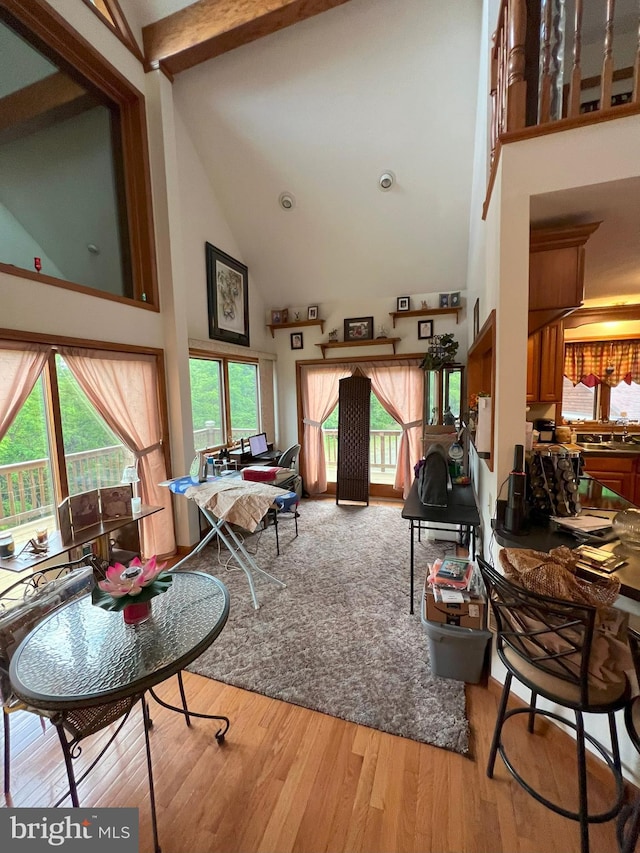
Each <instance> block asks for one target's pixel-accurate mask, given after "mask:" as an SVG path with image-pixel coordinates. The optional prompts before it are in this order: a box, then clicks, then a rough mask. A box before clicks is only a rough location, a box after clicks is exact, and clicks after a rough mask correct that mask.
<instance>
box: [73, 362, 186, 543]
mask: <svg viewBox="0 0 640 853" xmlns="http://www.w3.org/2000/svg"><path fill="white" fill-rule="evenodd" d="M60 354H61V355H62V356H63V358H64V359H65V361H66V362H67V364H68V365H69V369H70V370H71V372H72V373H73V375H74V376H75V378H76V379H77V380H78V383H79V384H80V387H81V388H82V390H83V391H84V392H85V394H86V395H87V397H88V398H89V400H90V401H91V403H92V404H93V405H94V406H95V408H96V409H97V411H98V412H100V414H101V415H102V417H103V418H104V419H105V421H106V422H107V423H108V424H109V426H110V427H111V429H112V430H113V431H114V432H115V434H116V435H117V436H118V438H119V439H120V440H121V441H122V442H123V443H124V444H125V445H126V447H127V448H128V449H129V450H131V451H132V452H133V454H134V456H135V458H136V463H137V466H138V476H139V477H140V486H141V489H140V495H141V497H142V503H143V504H149V505H152V506H162V507H164V509H165V511H164V512H160V513H156V514H155V515H152V516H149V517H148V518H145V519H144V520H143V521H142V522H141V523H140V526H141V532H142V536H141V539H142V541H141V547H142V551H143V554H144V556H145V557H150V556H152V555H153V554H157V555H158V556H169V555H170V554H174V553H175V551H176V540H175V533H174V527H173V509H172V505H171V493H170V492H169V490H168V489H167V488H164V487H162V486H159V485H158V483H160V482H161V481H162V480H166V479H167V470H166V466H165V461H164V454H163V452H162V444H161V441H162V423H161V420H160V408H159V405H158V372H157V367H156V361H155V358H154V357H153V356H147V355H138V354H134V353H114V352H103V351H100V350H88V349H79V348H77V347H64V348H61V349H60Z"/></svg>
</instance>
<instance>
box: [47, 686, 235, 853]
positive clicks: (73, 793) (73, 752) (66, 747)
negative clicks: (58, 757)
mask: <svg viewBox="0 0 640 853" xmlns="http://www.w3.org/2000/svg"><path fill="white" fill-rule="evenodd" d="M176 675H177V676H178V687H179V689H180V698H181V700H182V707H181V708H179V707H177V706H176V705H171V704H169V703H168V702H165V701H164V700H163V699H160V697H159V696H158V695H157V694H156V693H155V691H154V690H153V688H151V687H150V688H149V689H148V690H147V691H145V693H142V694H140V695H139V696H137V697H135V698H133V700H132V705H131V708H129V710H128V711H127V712H126V714H125V715H124V717H123V718H122V719H121V720H120V721H119V723H118V726H117V728H116V730H115V732H113V734H112V735H111V736H110V737H109V740H108V741H107V743H106V744H105V746H104V747H103V748H102V749H101V750H100V753H99V754H98V756H97V757H96V758H95V759H94V760H93V761H92V762H91V764H90V765H89V767H87V768H86V769H85V770H84V771H83V773H82V775H81V776H79V777H78V778H77V779H76V777H75V773H74V770H73V764H72V762H73V760H74V759H77V758H79V757H80V755H81V754H82V747H81V746H80V745H79V744H80V741H81V740H82V739H83V738H71V739H69V738H67V736H66V734H65V729H64V724H63V717H62V715H61V716H60V717H59V718H58V719H57V720H56V719H54V720H52V722H53V723H54V725H55V726H56V729H57V730H58V736H59V738H60V743H61V745H62V752H63V755H64V763H65V767H66V770H67V777H68V780H69V790H68V791H67V792H66V793H65V794H64V795H63V796H62V797H60V799H59V800H57V801H56V802H55V803H54V807H56V808H57V807H58V806H59V805H61V803H63V802H64V801H65V800H66V799H67V797H70V798H71V803H72V805H73V806H74V808H79V806H80V802H79V798H78V785H79V784H80V783H81V782H82V781H83V780H84V779H86V777H87V776H88V775H89V773H90V772H91V771H92V770H93V769H94V767H96V765H97V764H98V763H99V762H100V760H101V759H102V757H103V756H104V754H105V753H106V751H107V750H108V749H109V747H110V746H111V744H112V743H113V741H114V740H115V739H116V737H117V736H118V734H119V733H120V731H121V730H122V727H123V726H124V724H125V723H126V722H127V720H128V719H129V715H130V714H131V711H132V710H133V707H134V706H135V704H136V703H137V702H138V701H139V702H140V703H141V705H142V719H143V723H144V739H145V752H146V760H147V774H148V777H149V801H150V805H151V825H152V829H153V845H154V850H155V853H161V848H160V843H159V840H158V819H157V813H156V797H155V789H154V784H153V767H152V761H151V744H150V741H149V731H150V730H151V728H152V727H153V721H152V719H151V714H150V712H149V704H148V702H147V700H146V693H147V692H148V693H149V694H150V695H151V697H152V698H153V699H154V701H155V702H157V703H158V705H161V706H162V707H163V708H166V709H167V710H168V711H175V712H176V713H178V714H182V716H183V717H184V718H185V722H186V724H187V726H191V718H192V717H197V718H198V719H202V720H219V721H220V722H222V723H223V725H222V726H220V728H219V729H218V731H217V732H216V733H215V739H216V741H217V742H218V743H219V744H222V743H224V739H225V735H226V733H227V731H228V730H229V725H230V721H229V718H228V717H224V716H222V715H219V714H202V713H199V712H197V711H191V710H189V708H188V707H187V697H186V694H185V690H184V684H183V681H182V672H181V671H180V672H178V673H176Z"/></svg>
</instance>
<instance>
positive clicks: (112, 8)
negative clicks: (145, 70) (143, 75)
mask: <svg viewBox="0 0 640 853" xmlns="http://www.w3.org/2000/svg"><path fill="white" fill-rule="evenodd" d="M103 2H104V6H105V8H106V9H107V11H108V14H109V15H110V17H111V19H112V20H109V18H108V17H106V16H105V14H104V13H103V12H102V10H101V9H99V8H98V7H97V6H95V5H94V4H93V3H92V2H91V0H83V3H84V4H85V6H88V7H89V9H91V11H92V12H93V14H94V15H96V16H97V17H98V18H99V19H100V20H101V21H102V23H103V24H104V25H105V26H107V27H108V28H109V29H110V30H111V32H112V33H113V34H114V35H115V36H116V38H118V39H119V40H120V41H121V42H122V44H123V45H124V46H125V47H126V48H127V49H128V50H130V51H131V53H132V54H133V55H134V56H135V58H136V59H138V60H139V61H140V62H141V63H143V64H144V62H145V59H144V56H143V55H142V51H141V50H140V48H139V46H138V42H137V41H136V39H135V36H134V35H133V31H132V29H131V27H130V26H129V22H128V21H127V19H126V17H125V15H124V12H123V11H122V9H121V8H120V4H119V3H118V0H103Z"/></svg>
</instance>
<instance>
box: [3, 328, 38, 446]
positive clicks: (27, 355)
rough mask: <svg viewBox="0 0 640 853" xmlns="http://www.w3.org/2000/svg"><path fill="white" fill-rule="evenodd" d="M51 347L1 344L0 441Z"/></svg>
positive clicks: (31, 387) (20, 406) (31, 386)
mask: <svg viewBox="0 0 640 853" xmlns="http://www.w3.org/2000/svg"><path fill="white" fill-rule="evenodd" d="M50 352H51V347H50V346H47V345H46V344H26V343H16V344H15V346H13V345H12V344H11V343H10V342H8V341H3V343H2V347H1V348H0V441H1V440H2V439H3V438H4V437H5V435H6V434H7V431H8V429H9V427H10V426H11V424H12V423H13V421H14V420H15V417H16V415H17V414H18V412H19V411H20V409H21V408H22V405H23V403H24V401H25V400H26V399H27V397H28V396H29V394H30V393H31V392H32V391H33V386H34V385H35V384H36V382H37V380H38V376H40V374H41V373H42V368H43V367H44V366H45V364H46V361H47V358H48V357H49V353H50Z"/></svg>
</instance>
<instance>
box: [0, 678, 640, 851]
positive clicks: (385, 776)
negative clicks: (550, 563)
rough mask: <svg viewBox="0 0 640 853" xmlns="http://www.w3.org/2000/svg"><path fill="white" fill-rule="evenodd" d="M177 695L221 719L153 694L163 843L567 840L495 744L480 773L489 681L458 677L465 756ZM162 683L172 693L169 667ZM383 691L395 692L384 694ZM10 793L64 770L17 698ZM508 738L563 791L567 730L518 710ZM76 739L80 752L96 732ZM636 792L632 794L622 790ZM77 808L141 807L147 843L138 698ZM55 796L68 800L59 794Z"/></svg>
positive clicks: (42, 799) (599, 784)
mask: <svg viewBox="0 0 640 853" xmlns="http://www.w3.org/2000/svg"><path fill="white" fill-rule="evenodd" d="M185 685H186V689H187V695H188V697H189V704H190V706H191V707H192V708H193V709H194V710H196V711H197V710H210V711H211V712H213V713H223V714H226V715H228V716H229V717H230V718H231V728H230V729H229V732H228V735H227V740H226V741H225V743H224V744H222V745H220V746H219V745H218V744H217V743H216V741H215V740H214V738H213V733H214V731H215V728H214V724H213V723H211V722H208V721H202V720H194V722H193V727H192V728H191V729H188V728H187V727H186V725H185V724H184V721H183V719H182V717H181V716H180V715H178V714H175V713H172V712H170V711H167V710H165V709H163V708H161V707H159V706H157V705H156V704H155V703H154V702H153V701H152V702H151V711H152V716H153V722H154V725H153V729H152V731H151V748H152V753H153V762H154V765H153V766H154V775H155V780H156V799H157V805H158V821H159V832H160V843H161V845H162V850H163V853H232V851H238V853H251V851H265V852H266V851H273V853H289V851H292V852H293V851H301V853H315V851H350V852H351V851H352V853H378V851H379V853H395V851H397V853H401V851H402V853H404V851H407V853H431V851H433V853H443V851H447V853H454V851H469V852H470V853H572V851H578V850H579V847H580V845H579V840H578V838H579V833H578V826H577V824H576V823H574V822H573V821H569V820H566V819H564V818H562V817H560V816H558V815H555V814H553V813H552V812H550V811H549V810H547V809H545V808H544V807H543V806H541V805H539V804H538V803H537V802H536V801H535V800H533V799H532V798H531V797H529V796H528V795H527V794H526V793H525V792H524V791H523V790H522V789H521V788H520V787H519V786H518V785H517V784H516V783H515V782H514V781H513V780H512V779H511V777H510V776H509V775H508V773H507V771H506V770H505V768H504V766H503V764H502V762H501V760H500V758H498V760H497V764H496V774H495V777H494V779H488V778H487V776H486V774H485V767H486V759H487V752H488V749H489V744H490V740H491V733H492V730H493V724H494V720H495V715H496V707H497V701H498V696H499V688H498V686H497V685H496V684H494V683H491V682H490V684H489V686H488V687H483V686H480V685H477V686H468V687H467V710H468V715H469V719H470V722H471V728H472V755H471V756H469V757H467V756H461V755H457V754H454V753H450V752H447V751H446V750H443V749H438V748H436V747H431V746H427V745H425V744H419V743H416V742H413V741H410V740H405V739H403V738H400V737H396V736H392V735H388V734H384V733H382V732H378V731H375V730H373V729H367V728H364V727H362V726H357V725H355V724H354V723H348V722H345V721H343V720H339V719H336V718H333V717H329V716H327V715H324V714H320V713H317V712H314V711H310V710H307V709H305V708H300V707H297V706H294V705H289V704H287V703H284V702H280V701H276V700H272V699H267V698H266V697H264V696H261V695H258V694H255V693H250V692H247V691H244V690H239V689H237V688H234V687H230V686H227V685H224V684H220V683H218V682H215V681H211V680H209V679H207V678H203V677H201V676H197V675H192V674H190V673H186V674H185ZM159 695H160V696H161V697H162V698H165V699H166V700H168V701H171V702H174V703H179V694H178V689H177V681H176V679H175V678H174V679H171V680H170V681H168V682H166V683H165V684H163V685H161V686H160V688H159ZM389 701H393V697H392V696H390V697H389ZM11 723H12V726H11V730H12V747H13V748H12V756H13V757H12V774H13V781H12V795H11V797H10V798H7V799H5V805H9V806H11V805H14V806H17V807H22V806H46V805H50V804H52V803H53V802H54V800H55V799H56V797H57V796H59V795H60V794H61V793H62V792H63V790H64V780H65V778H66V776H65V772H64V768H63V764H62V760H61V758H62V754H61V751H60V745H59V742H58V738H57V735H56V732H55V730H54V729H53V727H51V726H49V725H48V726H47V728H46V730H45V732H43V731H42V729H41V725H40V721H39V719H38V718H37V717H36V716H35V715H32V714H29V713H26V712H18V713H14V714H12V715H11ZM508 726H509V730H508V732H506V734H505V742H506V744H507V745H508V749H509V753H510V755H511V756H512V758H513V760H514V761H516V762H517V765H518V767H519V768H520V769H521V771H522V772H523V773H524V775H525V776H526V778H527V779H529V780H530V781H531V782H532V783H533V784H534V785H537V786H542V787H543V788H544V790H545V792H547V793H548V794H550V795H551V796H552V797H559V798H560V799H561V800H562V802H563V803H564V804H569V805H572V804H573V801H574V796H573V791H574V789H575V777H576V771H575V767H576V764H575V757H574V746H573V741H572V740H571V739H570V738H569V737H568V736H567V735H566V734H564V733H562V732H560V731H559V730H558V729H557V728H556V727H555V726H553V725H550V724H548V723H544V722H539V723H538V732H539V733H536V734H535V735H533V736H531V735H529V734H527V732H526V728H525V715H519V716H518V717H516V718H515V719H514V720H512V721H511V722H510V723H509V724H508ZM101 737H103V735H102V734H101V735H99V736H96V737H95V738H94V739H93V741H87V742H86V746H85V748H84V754H83V756H82V758H81V759H80V761H84V760H88V759H89V758H90V757H91V755H92V754H93V753H94V749H95V748H96V746H97V744H98V742H99V740H100V738H101ZM588 766H589V773H590V785H591V793H592V798H591V799H592V805H593V806H595V807H599V806H601V805H602V804H603V803H605V802H607V801H608V800H607V797H608V792H609V785H608V784H607V783H606V782H605V779H606V776H605V774H604V772H603V769H602V765H601V764H600V763H599V762H598V761H597V760H596V759H595V758H592V757H591V756H590V757H589V765H588ZM631 793H633V794H634V795H635V792H631ZM80 802H81V804H82V805H85V806H95V807H107V806H111V807H116V806H137V807H139V813H140V834H141V842H140V851H141V853H147V851H152V849H153V844H152V838H151V826H150V812H149V797H148V788H147V778H146V764H145V757H144V738H143V730H142V717H141V713H140V711H139V709H136V711H135V712H134V715H133V716H132V718H131V719H130V720H129V721H128V722H127V724H126V726H125V729H124V730H123V732H121V734H120V736H119V738H118V740H117V741H116V743H115V744H114V746H112V748H111V751H110V752H109V753H107V755H106V756H105V758H104V759H103V761H102V763H101V764H100V765H99V766H98V768H96V770H94V771H93V774H92V775H91V776H89V777H88V778H87V780H86V781H85V782H84V783H83V784H82V785H81V786H80ZM65 805H66V804H65ZM591 849H592V851H593V853H603V851H607V853H608V851H615V850H616V849H617V848H616V842H615V834H614V824H613V823H611V822H610V823H608V824H604V825H598V826H593V827H592V828H591Z"/></svg>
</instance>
